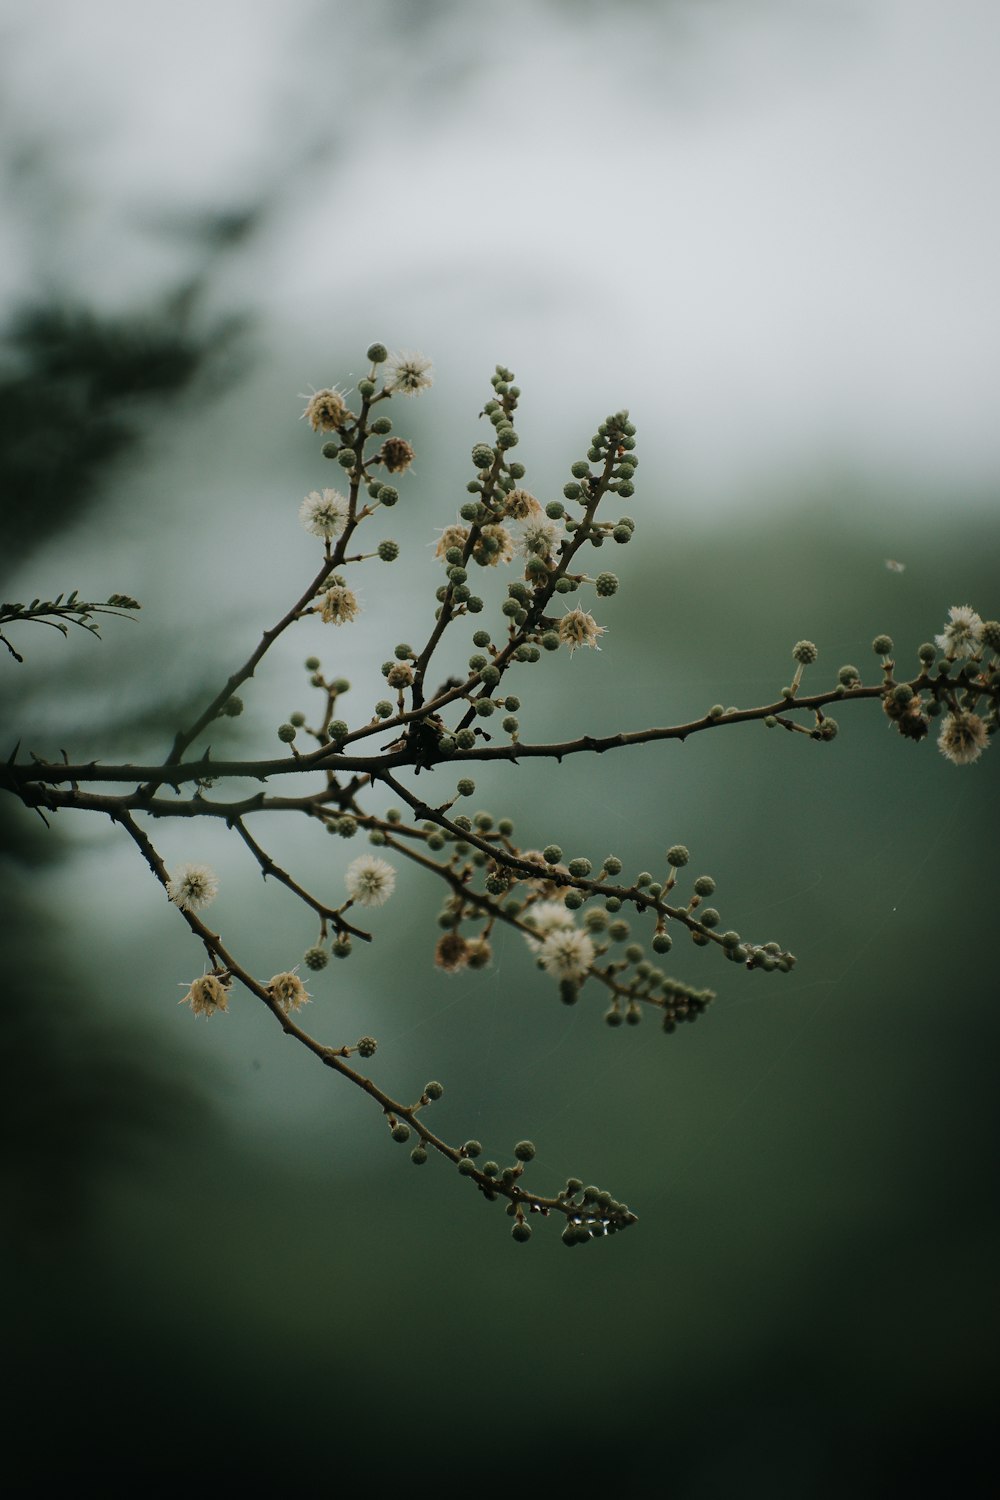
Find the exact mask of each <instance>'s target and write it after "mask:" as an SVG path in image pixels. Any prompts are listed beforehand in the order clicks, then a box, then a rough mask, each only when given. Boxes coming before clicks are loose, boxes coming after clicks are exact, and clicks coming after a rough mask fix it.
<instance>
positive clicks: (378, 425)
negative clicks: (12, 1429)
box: [371, 417, 392, 437]
mask: <svg viewBox="0 0 1000 1500" xmlns="http://www.w3.org/2000/svg"><path fill="white" fill-rule="evenodd" d="M371 430H372V432H373V433H374V434H375V436H376V437H385V435H386V433H387V432H391V431H392V422H391V421H390V419H389V418H388V417H376V418H375V420H374V422H373V423H372V424H371Z"/></svg>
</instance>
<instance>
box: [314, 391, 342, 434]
mask: <svg viewBox="0 0 1000 1500" xmlns="http://www.w3.org/2000/svg"><path fill="white" fill-rule="evenodd" d="M302 415H303V417H304V418H305V419H306V421H307V422H308V423H309V425H310V427H311V428H312V430H313V432H336V430H337V428H338V427H339V426H340V425H341V424H342V423H343V421H344V419H345V417H347V416H349V415H350V414H349V412H348V410H347V407H346V405H345V403H344V398H343V396H342V395H341V393H340V391H338V390H325V391H314V392H313V394H312V395H311V396H310V397H309V400H308V402H307V404H306V409H305V411H304V412H303V413H302Z"/></svg>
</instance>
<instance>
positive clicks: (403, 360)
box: [385, 354, 433, 396]
mask: <svg viewBox="0 0 1000 1500" xmlns="http://www.w3.org/2000/svg"><path fill="white" fill-rule="evenodd" d="M430 372H431V362H430V360H429V359H425V358H424V356H423V355H422V354H392V355H390V356H389V363H388V365H387V366H386V379H385V388H386V390H387V391H390V392H392V393H396V392H398V393H399V395H401V396H419V395H420V392H421V391H426V390H429V388H430V387H431V385H432V384H433V380H432V378H431V373H430Z"/></svg>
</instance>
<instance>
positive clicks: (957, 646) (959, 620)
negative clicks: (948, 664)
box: [934, 604, 983, 661]
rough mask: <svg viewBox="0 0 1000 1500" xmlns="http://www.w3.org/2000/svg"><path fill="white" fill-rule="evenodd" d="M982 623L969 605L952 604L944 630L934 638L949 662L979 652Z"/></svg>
mask: <svg viewBox="0 0 1000 1500" xmlns="http://www.w3.org/2000/svg"><path fill="white" fill-rule="evenodd" d="M982 629H983V622H982V620H981V619H980V618H979V616H978V615H977V614H976V611H975V610H974V609H973V608H972V606H971V605H970V604H953V605H952V607H951V609H949V611H948V618H947V620H946V621H945V626H944V630H943V631H942V633H941V634H940V635H936V636H935V637H934V639H935V641H936V642H937V644H938V646H939V647H940V648H941V650H942V651H943V652H944V654H945V655H946V656H947V658H948V660H949V661H954V660H955V658H956V657H957V656H973V655H974V654H975V653H976V652H977V651H978V650H979V642H980V636H981V634H982Z"/></svg>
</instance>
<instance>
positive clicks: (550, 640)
mask: <svg viewBox="0 0 1000 1500" xmlns="http://www.w3.org/2000/svg"><path fill="white" fill-rule="evenodd" d="M560 582H562V580H561V579H560ZM541 641H542V646H543V648H544V649H545V650H546V651H558V650H559V646H560V640H559V632H558V630H546V632H545V634H544V635H543V636H542V638H541Z"/></svg>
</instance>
